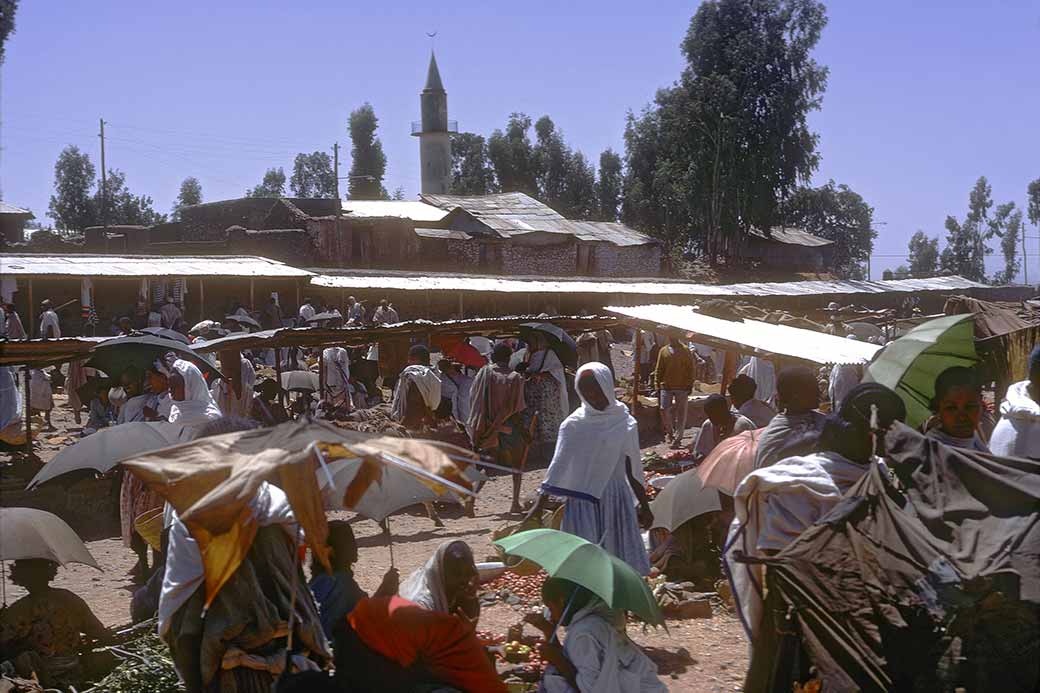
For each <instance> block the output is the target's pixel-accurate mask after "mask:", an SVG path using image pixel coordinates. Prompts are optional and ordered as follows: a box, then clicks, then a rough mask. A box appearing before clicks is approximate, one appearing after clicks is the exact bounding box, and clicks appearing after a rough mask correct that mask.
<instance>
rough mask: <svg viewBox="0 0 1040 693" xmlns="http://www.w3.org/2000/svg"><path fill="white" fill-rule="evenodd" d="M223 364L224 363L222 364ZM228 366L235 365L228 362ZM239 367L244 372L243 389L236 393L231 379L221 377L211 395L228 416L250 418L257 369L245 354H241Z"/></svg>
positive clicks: (214, 385)
mask: <svg viewBox="0 0 1040 693" xmlns="http://www.w3.org/2000/svg"><path fill="white" fill-rule="evenodd" d="M221 365H222V366H223V365H224V364H221ZM228 367H234V366H233V364H228ZM239 368H240V370H241V373H242V376H241V378H242V390H241V392H240V393H238V394H236V393H235V388H234V386H233V385H232V384H231V382H230V381H228V380H224V379H223V378H221V379H220V380H218V381H217V382H215V383H213V387H212V388H211V389H210V395H212V396H213V400H214V401H215V402H216V403H217V406H218V407H220V411H221V412H223V413H224V414H226V415H227V416H240V417H243V418H248V417H249V415H250V414H251V413H252V411H253V387H254V386H255V385H256V369H254V368H253V364H252V362H251V361H250V360H249V359H247V358H246V357H245V356H241V355H240V356H239Z"/></svg>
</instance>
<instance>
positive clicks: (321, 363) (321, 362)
mask: <svg viewBox="0 0 1040 693" xmlns="http://www.w3.org/2000/svg"><path fill="white" fill-rule="evenodd" d="M327 379H328V374H327V373H326V372H325V347H323V346H319V347H318V400H319V401H320V400H323V399H325V383H326V381H327Z"/></svg>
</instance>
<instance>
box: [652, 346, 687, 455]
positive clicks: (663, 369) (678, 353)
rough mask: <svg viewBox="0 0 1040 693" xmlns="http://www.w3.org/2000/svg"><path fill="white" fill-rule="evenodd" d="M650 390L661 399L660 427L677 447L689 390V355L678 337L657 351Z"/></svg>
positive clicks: (681, 433) (669, 440)
mask: <svg viewBox="0 0 1040 693" xmlns="http://www.w3.org/2000/svg"><path fill="white" fill-rule="evenodd" d="M654 389H655V390H657V392H658V395H659V396H660V398H661V399H660V405H661V430H662V431H663V432H664V437H665V440H666V441H667V442H669V443H671V446H672V448H675V449H678V448H680V447H682V439H683V434H684V433H685V432H686V410H687V408H688V406H689V402H690V390H692V389H693V356H692V355H691V354H690V350H689V349H688V348H687V347H686V345H685V344H683V343H682V340H681V339H679V338H678V337H674V336H673V337H669V339H668V344H666V345H665V346H663V347H662V348H661V350H660V351H658V352H657V368H655V369H654Z"/></svg>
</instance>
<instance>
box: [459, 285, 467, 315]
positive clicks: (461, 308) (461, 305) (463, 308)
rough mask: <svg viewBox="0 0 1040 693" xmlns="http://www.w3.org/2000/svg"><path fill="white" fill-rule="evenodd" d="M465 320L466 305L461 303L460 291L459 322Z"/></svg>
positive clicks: (460, 294) (460, 293) (460, 295)
mask: <svg viewBox="0 0 1040 693" xmlns="http://www.w3.org/2000/svg"><path fill="white" fill-rule="evenodd" d="M465 319H466V305H465V304H464V303H463V300H462V292H461V291H460V292H459V320H465Z"/></svg>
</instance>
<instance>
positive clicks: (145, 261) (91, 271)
mask: <svg viewBox="0 0 1040 693" xmlns="http://www.w3.org/2000/svg"><path fill="white" fill-rule="evenodd" d="M0 276H5V277H6V276H15V277H25V278H27V279H28V278H30V277H113V278H119V277H163V276H166V277H256V278H265V279H283V278H284V279H288V278H293V277H300V278H302V277H309V276H311V273H310V272H308V271H307V270H303V269H298V268H296V267H290V266H289V265H286V264H285V263H282V262H278V261H276V260H269V259H268V258H265V257H257V256H253V255H208V256H194V257H188V256H185V257H166V256H162V255H93V254H82V255H80V254H74V255H38V254H29V253H26V254H14V253H3V254H0Z"/></svg>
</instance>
